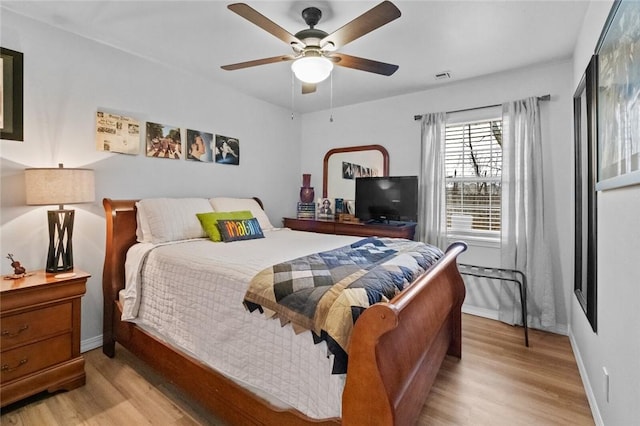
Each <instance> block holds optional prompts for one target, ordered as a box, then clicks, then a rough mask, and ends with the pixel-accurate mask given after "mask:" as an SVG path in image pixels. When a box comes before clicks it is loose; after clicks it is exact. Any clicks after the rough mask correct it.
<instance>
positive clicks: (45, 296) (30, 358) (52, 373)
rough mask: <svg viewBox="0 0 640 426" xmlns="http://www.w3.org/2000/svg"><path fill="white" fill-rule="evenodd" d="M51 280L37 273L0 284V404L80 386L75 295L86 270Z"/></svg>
mask: <svg viewBox="0 0 640 426" xmlns="http://www.w3.org/2000/svg"><path fill="white" fill-rule="evenodd" d="M73 272H75V276H73V277H68V278H62V279H56V278H54V276H55V275H56V274H49V273H45V272H44V271H38V272H36V273H35V274H34V275H31V276H28V277H25V278H20V279H17V280H5V279H2V282H0V329H1V333H0V352H1V361H0V366H1V368H0V370H1V371H0V406H3V407H4V406H5V405H7V404H11V403H12V402H15V401H18V400H20V399H22V398H25V397H27V396H30V395H33V394H36V393H38V392H42V391H44V390H47V391H49V392H53V391H57V390H63V389H64V390H70V389H73V388H76V387H78V386H82V385H84V384H85V380H86V378H85V372H84V358H83V357H82V355H81V354H80V298H81V297H82V295H83V294H84V293H85V288H86V283H87V278H89V277H90V275H89V274H87V273H86V272H83V271H80V270H78V269H75V270H74V271H73Z"/></svg>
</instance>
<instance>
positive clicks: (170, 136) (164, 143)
mask: <svg viewBox="0 0 640 426" xmlns="http://www.w3.org/2000/svg"><path fill="white" fill-rule="evenodd" d="M181 135H182V131H181V130H180V128H179V127H174V126H167V125H165V124H160V123H151V122H147V137H146V152H147V157H156V158H169V159H172V160H179V159H181V158H182V136H181Z"/></svg>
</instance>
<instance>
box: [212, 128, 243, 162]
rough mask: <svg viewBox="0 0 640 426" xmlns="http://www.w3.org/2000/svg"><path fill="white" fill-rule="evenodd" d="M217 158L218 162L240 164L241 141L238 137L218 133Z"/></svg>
mask: <svg viewBox="0 0 640 426" xmlns="http://www.w3.org/2000/svg"><path fill="white" fill-rule="evenodd" d="M215 159H216V163H220V164H233V165H235V166H237V165H239V164H240V141H239V140H238V139H237V138H230V137H228V136H222V135H216V145H215Z"/></svg>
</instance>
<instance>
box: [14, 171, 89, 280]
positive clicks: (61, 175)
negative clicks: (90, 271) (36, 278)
mask: <svg viewBox="0 0 640 426" xmlns="http://www.w3.org/2000/svg"><path fill="white" fill-rule="evenodd" d="M24 175H25V188H26V196H27V205H30V206H42V205H55V204H58V205H59V209H58V210H49V211H48V212H47V214H48V218H49V252H48V254H47V268H46V270H47V272H62V271H69V270H71V269H73V247H72V244H71V237H72V235H73V217H74V213H75V210H70V209H65V208H64V204H78V203H92V202H93V201H94V200H95V190H94V188H95V185H94V176H93V170H89V169H65V168H64V167H63V166H62V164H59V167H58V168H43V169H26V170H25V173H24Z"/></svg>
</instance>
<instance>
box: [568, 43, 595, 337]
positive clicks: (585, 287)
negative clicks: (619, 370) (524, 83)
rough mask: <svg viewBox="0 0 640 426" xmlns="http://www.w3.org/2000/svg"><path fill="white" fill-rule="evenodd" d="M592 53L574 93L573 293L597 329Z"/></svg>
mask: <svg viewBox="0 0 640 426" xmlns="http://www.w3.org/2000/svg"><path fill="white" fill-rule="evenodd" d="M597 64H598V57H597V56H596V55H593V56H592V57H591V60H590V61H589V65H588V66H587V69H586V71H585V73H584V75H583V77H582V80H581V81H580V84H579V85H578V88H577V89H576V92H575V94H574V95H573V123H574V138H575V149H574V153H575V215H574V217H575V258H574V262H575V263H574V293H575V295H576V297H577V298H578V302H579V303H580V306H582V309H583V310H584V312H585V314H586V315H587V319H588V320H589V323H590V324H591V328H593V331H594V332H595V331H596V330H597V327H596V325H597V321H596V319H597V315H596V306H597V305H596V297H597V286H596V283H597V263H596V253H597V220H596V219H597V211H596V208H597V192H596V187H595V185H596V176H597V167H598V162H597V155H596V154H597V135H598V123H597V114H596V113H597V101H598V98H597V89H598V74H597Z"/></svg>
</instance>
